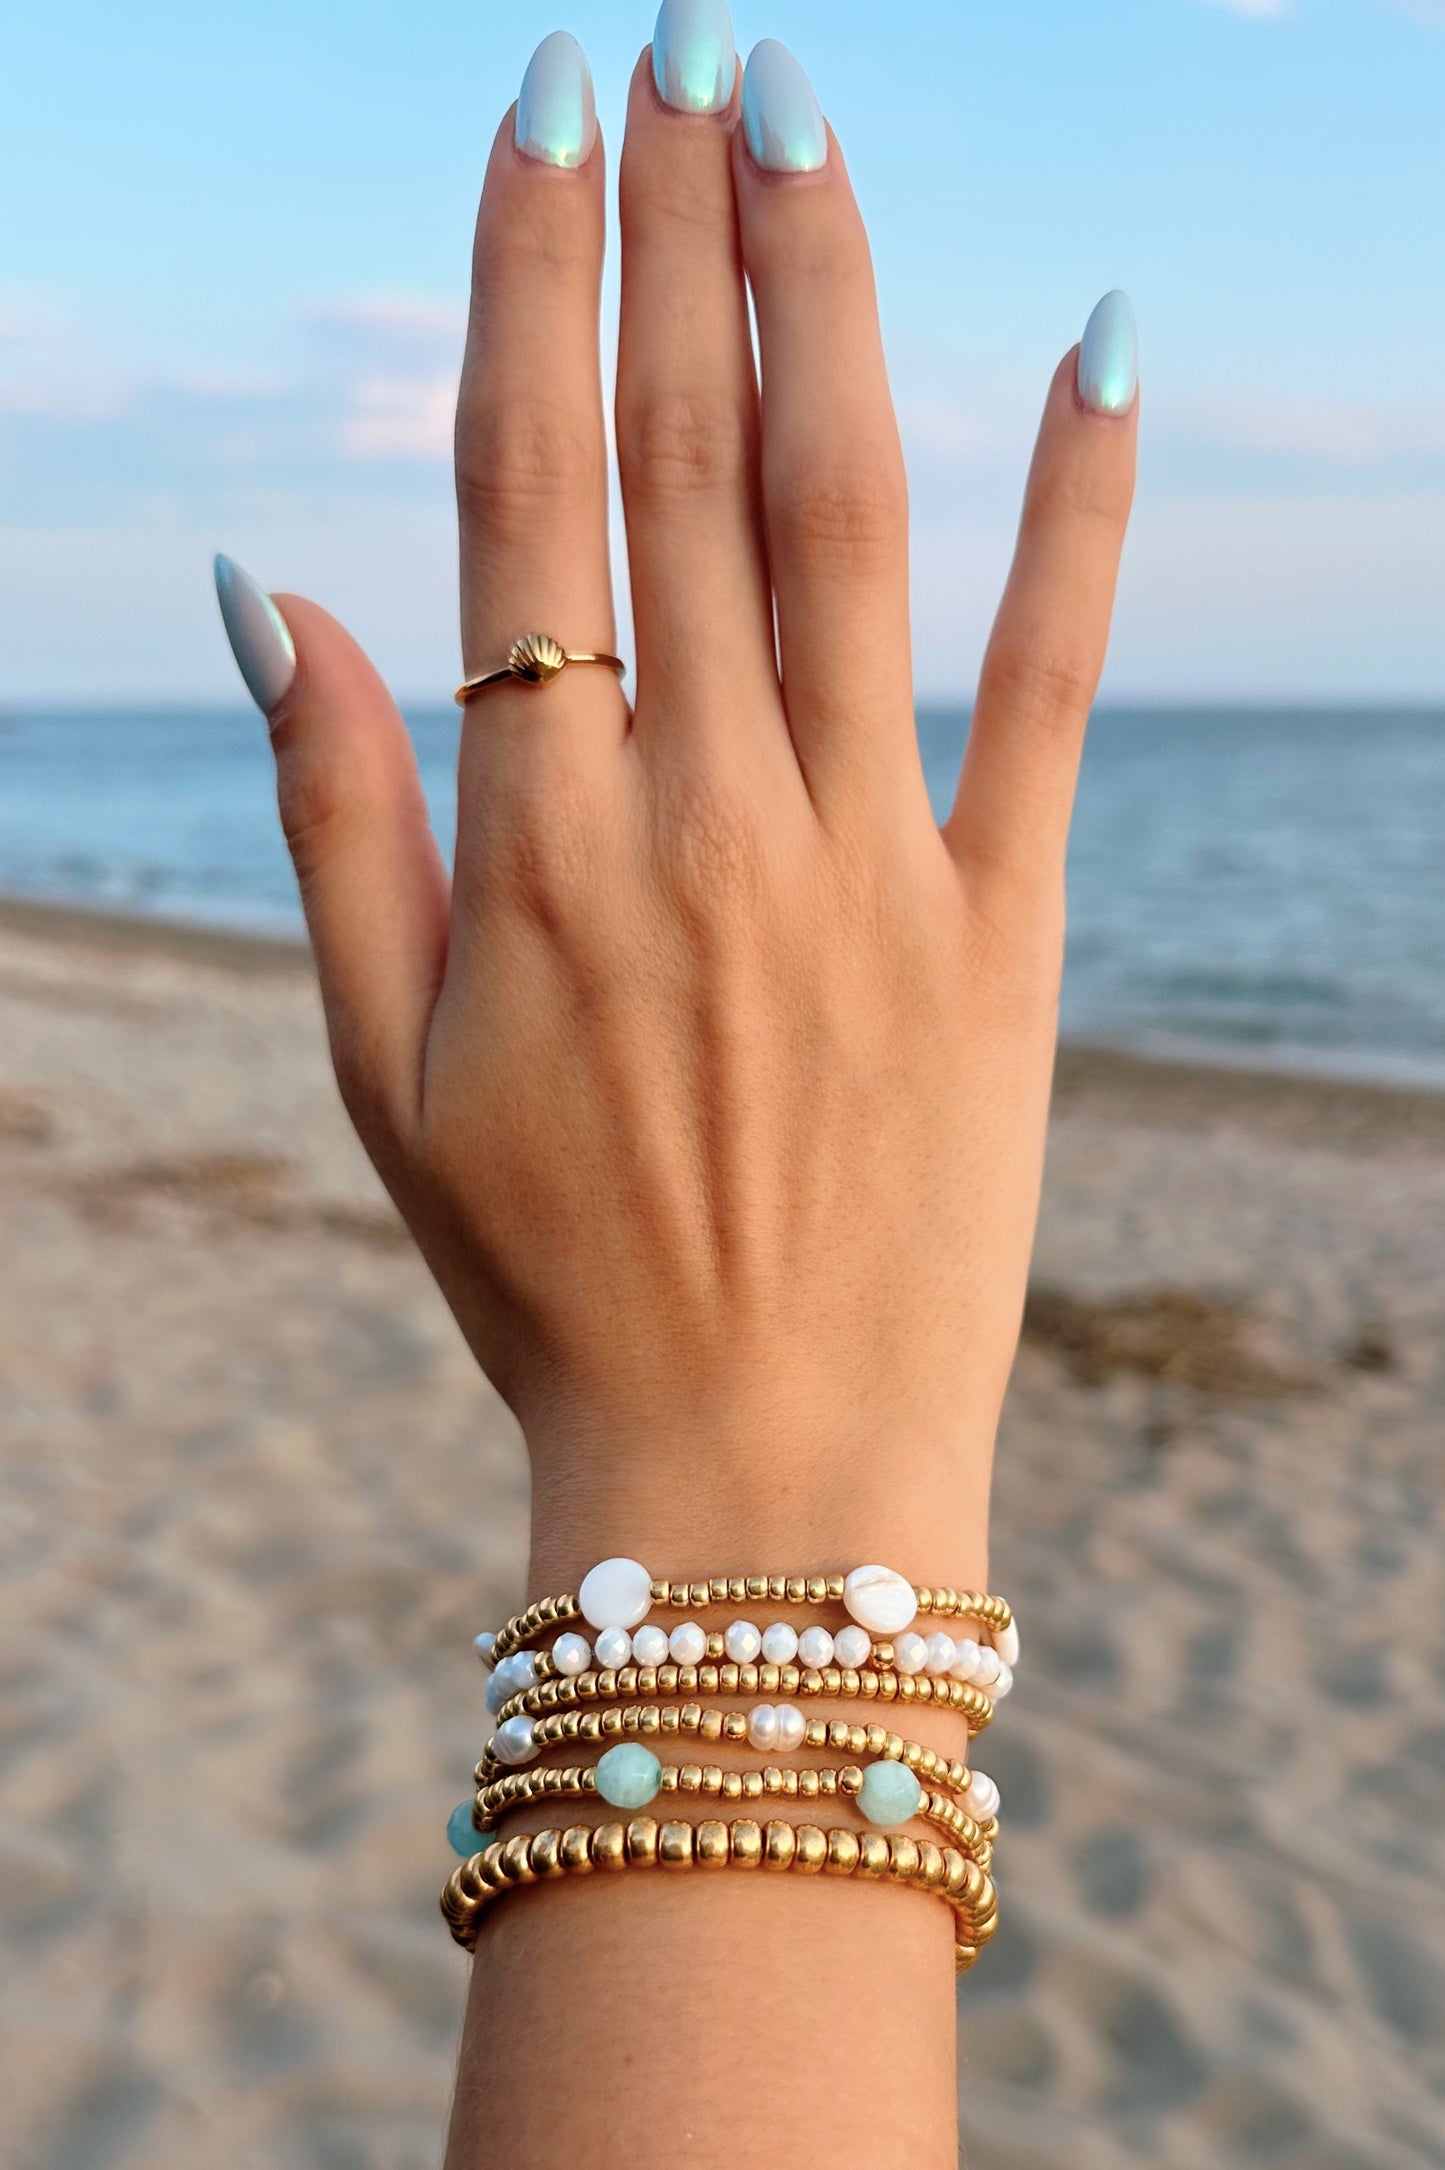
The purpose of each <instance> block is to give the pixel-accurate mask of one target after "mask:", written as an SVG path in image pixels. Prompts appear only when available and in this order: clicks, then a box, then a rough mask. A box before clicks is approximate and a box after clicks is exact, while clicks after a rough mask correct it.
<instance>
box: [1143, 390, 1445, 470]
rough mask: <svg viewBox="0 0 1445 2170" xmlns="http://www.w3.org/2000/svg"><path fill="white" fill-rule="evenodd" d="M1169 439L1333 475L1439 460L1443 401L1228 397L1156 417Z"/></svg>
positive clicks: (1443, 441)
mask: <svg viewBox="0 0 1445 2170" xmlns="http://www.w3.org/2000/svg"><path fill="white" fill-rule="evenodd" d="M1160 419H1161V422H1162V424H1163V427H1164V429H1165V430H1166V431H1167V432H1168V434H1169V435H1170V436H1173V437H1176V438H1177V439H1179V440H1181V441H1183V442H1186V443H1187V442H1190V441H1196V442H1198V441H1202V442H1204V443H1206V444H1210V445H1214V446H1217V447H1221V448H1223V449H1225V450H1228V451H1234V452H1243V453H1253V454H1257V455H1265V456H1269V455H1277V456H1280V457H1284V458H1290V459H1299V460H1305V461H1308V462H1310V463H1312V464H1313V465H1315V466H1317V467H1321V468H1328V469H1331V470H1333V471H1334V472H1336V473H1338V472H1340V471H1341V470H1354V471H1356V472H1357V473H1365V472H1367V471H1369V470H1371V469H1381V468H1385V467H1387V466H1390V465H1393V464H1396V463H1400V462H1409V461H1415V462H1425V461H1429V462H1438V461H1439V460H1441V459H1445V401H1442V400H1433V401H1428V400H1422V401H1416V402H1403V401H1402V402H1394V403H1390V402H1371V401H1367V400H1330V399H1286V398H1281V399H1267V398H1259V397H1256V398H1253V399H1245V400H1232V401H1230V402H1229V403H1228V404H1227V405H1225V404H1221V405H1211V404H1201V405H1197V406H1194V407H1180V408H1178V409H1176V410H1175V411H1174V412H1172V413H1170V412H1168V411H1167V410H1166V411H1165V412H1164V414H1163V415H1162V416H1161V417H1160Z"/></svg>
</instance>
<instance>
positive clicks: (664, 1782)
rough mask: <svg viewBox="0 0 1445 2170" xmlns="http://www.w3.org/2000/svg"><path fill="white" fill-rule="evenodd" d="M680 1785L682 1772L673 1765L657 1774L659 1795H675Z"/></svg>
mask: <svg viewBox="0 0 1445 2170" xmlns="http://www.w3.org/2000/svg"><path fill="white" fill-rule="evenodd" d="M681 1785H682V1772H681V1771H679V1770H678V1769H677V1768H676V1767H675V1766H674V1765H669V1766H667V1767H665V1768H664V1769H663V1770H662V1771H661V1772H660V1773H659V1774H658V1780H657V1786H658V1791H659V1792H660V1793H676V1792H677V1791H678V1789H679V1787H680V1786H681Z"/></svg>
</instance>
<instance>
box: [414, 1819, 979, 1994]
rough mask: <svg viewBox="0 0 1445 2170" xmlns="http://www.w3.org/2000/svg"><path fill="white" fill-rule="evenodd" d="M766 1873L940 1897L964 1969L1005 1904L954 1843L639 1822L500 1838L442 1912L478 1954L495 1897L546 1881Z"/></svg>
mask: <svg viewBox="0 0 1445 2170" xmlns="http://www.w3.org/2000/svg"><path fill="white" fill-rule="evenodd" d="M654 1868H655V1869H659V1870H661V1871H663V1872H666V1871H668V1870H679V1869H692V1868H697V1869H724V1868H733V1869H760V1870H772V1871H775V1872H781V1873H788V1872H791V1873H794V1874H797V1875H805V1876H806V1875H812V1876H817V1875H831V1876H842V1877H851V1878H859V1879H869V1880H872V1881H876V1882H891V1883H896V1884H900V1885H914V1886H916V1887H917V1888H919V1889H920V1890H923V1891H932V1892H936V1893H937V1894H938V1896H939V1897H940V1898H942V1899H944V1900H946V1902H947V1903H948V1905H949V1906H950V1907H951V1908H952V1910H953V1915H954V1924H955V1941H954V1964H955V1966H956V1967H957V1969H958V1971H959V1973H961V1974H962V1973H965V1972H966V1971H967V1970H968V1968H970V1967H971V1966H972V1965H973V1964H974V1962H975V1960H976V1959H977V1958H978V1955H979V1951H980V1950H981V1948H982V1947H983V1945H985V1944H986V1943H987V1942H988V1941H989V1939H990V1938H991V1937H992V1935H993V1934H994V1930H995V1928H996V1927H997V1923H998V1908H997V1902H996V1900H995V1896H994V1888H993V1883H992V1880H991V1879H990V1877H989V1875H988V1872H987V1871H986V1870H985V1869H983V1868H981V1867H980V1866H979V1864H978V1863H977V1862H976V1861H970V1860H969V1859H968V1858H967V1856H966V1855H965V1854H963V1853H961V1852H960V1851H959V1849H958V1848H957V1847H954V1846H942V1847H941V1846H935V1845H934V1844H933V1842H932V1841H931V1840H929V1839H912V1838H908V1837H907V1836H906V1835H898V1834H895V1835H894V1836H893V1837H891V1838H885V1837H884V1836H883V1834H882V1832H881V1831H865V1832H863V1833H861V1834H860V1833H858V1832H856V1831H824V1830H822V1829H820V1828H819V1826H818V1825H817V1824H792V1823H782V1822H777V1823H769V1824H766V1825H764V1824H759V1823H755V1822H753V1821H751V1820H750V1819H748V1818H740V1819H739V1820H738V1821H737V1822H735V1823H722V1822H712V1821H709V1822H705V1823H697V1824H693V1823H663V1824H659V1823H658V1822H656V1821H655V1820H654V1819H653V1818H652V1817H650V1816H646V1817H638V1818H637V1819H636V1820H634V1821H633V1822H632V1823H628V1824H621V1823H602V1824H595V1825H592V1824H573V1825H571V1826H569V1827H568V1828H567V1829H566V1830H560V1831H559V1830H549V1831H538V1832H536V1833H535V1834H534V1835H533V1836H532V1837H531V1838H521V1837H518V1838H513V1839H508V1840H507V1841H506V1842H505V1844H503V1843H501V1842H500V1841H496V1842H494V1843H493V1844H492V1845H490V1846H488V1847H486V1848H484V1850H483V1851H482V1852H480V1853H478V1854H474V1855H473V1856H472V1857H471V1858H470V1859H469V1860H467V1861H464V1862H462V1864H461V1866H460V1867H459V1868H458V1869H456V1870H455V1871H454V1873H453V1874H452V1876H451V1877H450V1878H449V1880H448V1882H447V1886H446V1889H445V1890H444V1891H443V1893H442V1897H441V1910H442V1914H443V1917H444V1918H445V1920H446V1923H447V1926H448V1928H449V1929H450V1930H451V1933H452V1936H453V1937H454V1938H455V1940H456V1942H457V1943H458V1944H460V1945H462V1946H463V1948H464V1949H465V1950H467V1951H474V1950H475V1949H476V1944H477V1936H478V1933H479V1930H480V1927H481V1917H482V1915H483V1913H484V1912H485V1910H486V1908H487V1907H488V1906H489V1905H491V1904H492V1903H493V1902H494V1901H495V1900H497V1899H499V1898H501V1897H504V1896H505V1895H506V1893H508V1892H509V1891H514V1890H516V1889H518V1888H519V1887H520V1886H522V1885H524V1884H536V1883H549V1882H554V1881H556V1880H558V1879H560V1878H568V1877H574V1876H586V1875H589V1874H592V1873H594V1872H596V1871H604V1872H605V1871H617V1870H625V1869H654Z"/></svg>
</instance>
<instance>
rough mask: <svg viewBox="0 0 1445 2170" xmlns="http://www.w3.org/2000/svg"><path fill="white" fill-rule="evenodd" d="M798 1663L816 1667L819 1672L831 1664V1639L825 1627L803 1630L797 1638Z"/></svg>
mask: <svg viewBox="0 0 1445 2170" xmlns="http://www.w3.org/2000/svg"><path fill="white" fill-rule="evenodd" d="M798 1662H799V1664H800V1665H816V1666H817V1667H818V1669H819V1670H820V1671H821V1670H822V1668H823V1667H824V1666H825V1665H831V1664H832V1662H833V1638H832V1636H831V1635H830V1634H829V1633H828V1630H827V1629H826V1628H825V1627H810V1628H804V1630H803V1632H802V1634H801V1635H800V1636H799V1637H798Z"/></svg>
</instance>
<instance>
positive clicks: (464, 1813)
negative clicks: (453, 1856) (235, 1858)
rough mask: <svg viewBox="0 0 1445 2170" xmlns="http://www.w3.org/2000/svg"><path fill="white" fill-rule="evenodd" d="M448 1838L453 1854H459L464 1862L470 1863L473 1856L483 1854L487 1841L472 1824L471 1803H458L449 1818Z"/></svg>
mask: <svg viewBox="0 0 1445 2170" xmlns="http://www.w3.org/2000/svg"><path fill="white" fill-rule="evenodd" d="M447 1837H448V1839H449V1840H450V1841H451V1847H452V1851H453V1853H459V1854H460V1855H461V1857H462V1859H463V1861H470V1860H471V1858H472V1855H473V1854H479V1853H480V1852H481V1850H482V1848H483V1846H484V1845H485V1844H486V1841H485V1839H484V1838H483V1837H482V1834H481V1832H480V1831H479V1830H478V1829H477V1827H476V1825H475V1824H474V1823H473V1822H472V1804H471V1802H470V1801H458V1803H457V1805H456V1807H455V1808H454V1809H453V1810H452V1812H451V1814H450V1816H448V1818H447Z"/></svg>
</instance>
